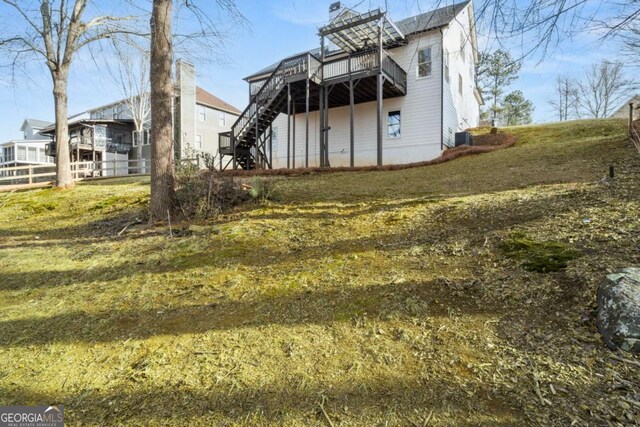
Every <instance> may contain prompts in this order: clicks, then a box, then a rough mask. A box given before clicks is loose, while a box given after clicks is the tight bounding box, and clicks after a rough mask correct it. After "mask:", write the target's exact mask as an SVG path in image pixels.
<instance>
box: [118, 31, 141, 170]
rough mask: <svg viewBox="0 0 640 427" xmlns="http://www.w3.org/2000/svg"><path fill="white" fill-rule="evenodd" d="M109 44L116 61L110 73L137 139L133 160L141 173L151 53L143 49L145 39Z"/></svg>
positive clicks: (126, 39)
mask: <svg viewBox="0 0 640 427" xmlns="http://www.w3.org/2000/svg"><path fill="white" fill-rule="evenodd" d="M112 42H113V43H112V44H113V52H114V54H115V57H116V61H115V62H114V63H111V64H110V65H109V72H110V74H111V76H112V77H113V78H114V79H115V80H116V82H117V83H118V84H119V86H120V91H121V92H122V96H123V98H124V103H125V105H126V106H127V109H128V110H129V112H130V114H131V118H132V119H133V125H134V128H135V131H134V138H136V140H137V148H136V159H137V160H138V167H139V168H140V170H141V171H142V166H141V164H142V163H141V161H142V142H143V139H144V131H145V128H146V127H149V126H148V125H149V121H150V119H151V100H150V95H151V94H150V82H149V71H150V61H149V54H150V53H149V50H148V49H147V48H146V46H145V45H146V43H147V41H146V39H145V40H144V41H142V40H131V39H129V38H125V39H121V40H118V39H114V40H113V41H112Z"/></svg>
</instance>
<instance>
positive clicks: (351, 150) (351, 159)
mask: <svg viewBox="0 0 640 427" xmlns="http://www.w3.org/2000/svg"><path fill="white" fill-rule="evenodd" d="M354 109H355V107H354V95H353V76H352V75H351V59H349V165H350V166H351V167H353V166H354V164H355V156H354V145H355V138H354V136H355V135H354V130H353V116H354Z"/></svg>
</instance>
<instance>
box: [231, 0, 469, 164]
mask: <svg viewBox="0 0 640 427" xmlns="http://www.w3.org/2000/svg"><path fill="white" fill-rule="evenodd" d="M335 6H336V4H333V5H332V8H331V10H332V14H333V16H334V17H335V18H334V21H332V23H331V24H330V25H329V26H331V25H332V24H333V25H334V27H335V28H334V30H333V31H334V32H336V33H339V32H340V31H342V33H340V34H338V36H337V37H338V43H339V42H340V37H343V38H348V37H350V33H349V31H350V30H344V28H345V27H347V26H348V25H359V26H358V27H357V28H356V29H357V30H358V31H360V34H364V33H367V31H369V33H373V32H375V31H376V30H375V29H376V28H378V27H375V26H373V27H369V28H367V25H370V24H369V22H370V21H371V20H373V18H375V17H376V16H382V15H383V14H382V13H378V15H376V14H375V13H376V12H377V11H370V12H367V13H365V14H360V15H357V14H356V12H353V11H350V10H348V9H344V8H343V9H342V11H338V12H337V13H336V7H335ZM339 7H340V6H339V5H338V8H339ZM384 16H385V17H384V18H382V19H381V21H380V22H382V24H380V25H388V27H386V28H385V31H386V32H392V33H395V31H396V30H397V35H396V36H395V37H396V38H395V39H391V40H389V41H387V42H386V43H387V44H386V45H385V49H384V51H383V52H382V53H380V55H381V57H383V58H385V57H387V56H388V57H389V58H390V59H391V60H392V61H391V62H394V63H395V64H396V65H397V66H399V67H400V68H401V69H402V70H403V72H404V73H405V74H406V82H405V81H404V77H403V78H402V79H400V80H401V81H400V83H401V84H399V83H398V81H396V80H395V78H394V77H393V76H395V75H396V73H395V72H393V70H392V71H391V72H390V73H389V72H387V71H386V70H385V71H384V72H385V73H386V74H385V76H386V77H385V83H384V84H385V86H384V88H385V89H384V91H385V92H384V100H383V101H381V110H382V114H381V120H382V144H381V145H382V149H381V151H382V152H381V158H382V164H405V163H413V162H419V161H425V160H430V159H433V158H436V157H438V156H440V155H441V153H442V151H443V150H445V149H447V148H448V147H453V146H454V135H455V133H456V132H460V131H464V130H466V129H469V128H472V127H475V126H478V124H479V115H480V105H481V103H482V99H481V97H480V95H479V92H478V90H477V88H476V82H475V64H476V60H477V45H476V34H475V30H474V18H473V6H472V4H471V2H470V1H467V2H463V3H459V4H456V5H452V6H447V7H444V8H441V9H437V10H435V11H431V12H427V13H424V14H421V15H418V16H414V17H409V18H406V19H403V20H401V21H397V22H396V23H391V24H388V23H389V22H390V18H389V17H386V14H384ZM340 19H342V20H340ZM358 19H360V21H357V20H358ZM336 20H337V21H336ZM354 21H355V22H356V23H355V24H352V23H353V22H354ZM358 22H361V24H358ZM334 23H335V24H334ZM324 28H326V27H324ZM320 32H321V34H323V29H320ZM326 33H327V34H329V30H327V31H326ZM329 35H332V34H329ZM323 36H324V34H323ZM323 41H324V39H323ZM355 41H357V40H355V39H351V40H346V41H345V46H347V47H349V44H350V42H355ZM374 42H375V41H374ZM325 46H326V45H325ZM330 46H333V49H334V50H333V51H327V50H325V51H324V54H323V52H322V50H320V49H316V50H313V51H309V52H308V53H306V55H310V56H309V57H308V58H309V59H307V60H305V59H304V58H303V59H299V58H300V55H295V56H293V57H291V59H285V60H283V61H281V62H279V63H276V64H273V65H272V66H270V67H267V68H265V69H263V70H261V71H259V72H257V73H255V74H252V75H251V76H249V77H246V78H245V80H246V81H247V82H248V83H249V86H250V91H249V92H250V102H256V101H255V100H254V99H253V97H252V96H251V95H252V94H253V95H255V94H256V93H257V94H261V93H262V92H264V91H261V92H258V91H259V90H260V89H261V88H262V86H263V85H266V86H267V87H269V85H274V83H273V81H274V79H275V77H274V76H276V73H280V72H282V71H281V70H282V69H283V67H286V66H288V67H289V68H288V69H287V68H285V69H284V70H285V71H284V79H285V81H286V80H287V79H289V80H291V77H289V76H291V75H292V74H295V73H296V72H297V71H296V70H295V69H293V70H292V69H291V67H292V66H290V65H287V64H288V62H289V63H292V64H295V67H298V68H302V69H303V72H306V70H307V69H308V70H310V71H309V72H308V75H311V74H312V63H313V62H314V61H317V62H318V63H319V64H321V65H320V68H322V69H323V70H324V71H323V72H324V75H323V76H324V77H323V79H325V80H326V79H327V78H328V74H329V73H330V72H333V71H331V70H334V69H336V67H337V65H333V64H335V63H336V61H338V62H339V61H340V58H344V60H345V61H348V64H349V65H348V67H349V74H351V72H352V71H351V70H352V67H353V64H354V62H353V60H351V59H349V58H356V59H358V58H363V57H366V55H368V53H367V50H366V49H369V51H370V49H371V48H370V44H367V43H365V48H364V49H362V48H360V49H359V50H358V49H355V48H354V49H353V50H351V51H349V50H346V51H345V50H344V49H343V50H340V49H338V50H336V46H335V45H330ZM367 46H369V47H367ZM302 55H305V54H302ZM363 55H364V56H363ZM375 55H378V53H376V54H375ZM312 56H313V57H312ZM314 58H315V59H314ZM371 58H372V59H371ZM371 58H370V59H371V60H372V61H376V62H375V64H380V61H379V60H378V59H377V58H373V56H371ZM358 60H360V59H358ZM287 61H288V62H287ZM301 61H306V62H308V64H307V63H306V62H305V63H304V64H303V65H299V62H301ZM322 61H324V62H322ZM356 63H357V64H359V63H358V62H356ZM345 64H347V62H345ZM375 64H374V66H376V67H377V65H375ZM330 67H333V68H330ZM346 67H347V65H344V66H343V68H344V69H345V70H346ZM380 68H381V69H382V65H380ZM372 70H373V71H374V72H375V71H376V70H377V68H372ZM382 72H383V71H380V73H382ZM390 74H391V75H392V76H391V77H389V75H390ZM306 78H307V79H308V78H309V77H306ZM358 78H361V79H362V80H363V82H364V83H360V84H358V85H356V86H355V89H354V92H355V98H358V97H359V96H361V99H360V101H357V100H356V101H355V102H354V105H353V108H354V117H353V134H354V150H353V166H370V165H376V164H380V153H379V152H378V125H377V123H378V101H377V99H378V98H379V95H378V96H376V95H375V90H376V83H375V78H376V77H375V75H374V73H368V74H367V73H364V74H361V76H360V77H358ZM367 79H368V81H369V82H373V83H372V86H371V84H370V85H369V86H368V87H367V82H366V81H365V80H367ZM372 79H373V80H372ZM346 80H353V78H352V77H349V78H347V79H346ZM345 84H346V85H347V86H348V84H349V82H348V81H346V82H345V79H342V80H340V82H339V83H334V82H331V81H330V82H328V83H326V82H325V81H321V82H320V83H318V85H319V86H320V87H321V88H320V89H319V90H320V93H322V90H326V91H329V93H330V95H328V97H329V98H328V102H329V107H330V108H328V110H327V114H328V119H327V121H326V125H325V126H324V128H325V130H326V132H325V133H324V134H323V132H322V131H321V127H322V126H321V114H322V113H321V111H323V110H322V101H315V102H316V104H318V103H319V105H320V106H319V107H318V106H315V107H316V108H311V110H310V112H309V116H308V117H309V132H308V133H309V137H308V152H307V149H306V147H307V127H306V124H307V114H306V111H305V100H304V96H305V95H304V94H303V95H302V97H303V99H302V101H300V99H298V100H297V101H296V100H295V99H294V100H292V101H291V103H292V104H293V105H295V106H296V107H295V108H296V111H295V114H294V112H293V111H292V108H294V107H291V106H290V107H288V108H289V109H288V110H287V108H286V107H280V110H279V114H277V116H276V117H275V118H274V119H273V121H272V122H270V123H266V122H265V121H264V120H262V119H261V118H260V117H258V118H257V119H255V118H251V117H247V119H246V120H245V121H246V122H247V123H249V125H248V126H247V127H248V130H247V129H245V130H244V131H243V132H237V135H233V133H232V135H231V136H232V137H233V138H236V140H235V141H234V142H232V144H236V145H237V146H238V147H239V148H242V147H243V146H242V144H243V143H245V140H247V138H248V136H246V135H253V134H255V133H258V130H261V129H263V128H264V129H265V131H264V132H266V134H265V135H267V136H265V137H262V138H263V144H265V145H269V144H270V145H271V150H269V149H268V147H267V148H264V149H263V150H262V152H261V156H262V157H266V158H268V159H267V161H266V162H265V164H266V166H265V167H273V168H286V167H302V166H306V164H307V158H308V166H310V167H314V166H325V167H329V166H330V167H341V166H351V165H352V164H351V155H352V154H351V103H350V102H349V101H348V99H349V98H347V101H346V102H345V101H344V100H343V99H344V97H343V99H339V98H340V96H339V95H336V94H335V92H337V91H339V90H344V87H343V85H345ZM289 86H290V87H289V89H287V88H286V85H285V86H283V89H282V90H284V91H285V92H286V90H290V91H292V90H293V89H291V87H292V86H293V83H290V84H289ZM322 87H325V88H326V89H322ZM371 88H373V91H374V92H373V94H374V95H373V96H370V95H368V94H365V92H366V91H371ZM398 88H399V89H398ZM394 90H395V92H394ZM303 91H304V86H302V90H301V89H300V87H298V88H297V90H296V93H297V94H299V93H301V92H303ZM398 91H399V92H400V93H398ZM347 93H348V92H347ZM287 96H288V95H287ZM292 96H298V97H300V95H292ZM318 96H321V95H317V94H315V93H312V95H311V98H313V99H314V100H317V99H319V98H318ZM333 96H335V98H336V99H335V100H333V99H332V98H331V97H333ZM314 97H315V98H314ZM256 98H259V96H256ZM271 98H276V95H272V96H271ZM307 102H308V101H307ZM312 102H313V101H312ZM325 102H326V101H325ZM285 104H286V103H285ZM281 105H282V104H281ZM270 108H271V107H270V106H269V105H264V106H258V107H257V108H254V110H257V111H258V112H259V114H263V115H266V114H267V113H268V112H269V110H270ZM250 111H251V109H250ZM289 116H290V117H291V120H290V121H289ZM252 120H253V121H252ZM256 120H257V122H258V123H259V124H258V125H257V126H256V129H257V130H256V131H251V126H255V123H256ZM267 128H269V129H272V132H271V133H269V132H268V131H267V130H266V129H267ZM251 132H253V134H251ZM325 135H326V137H325ZM251 137H252V138H254V139H253V140H255V137H254V136H251ZM243 138H244V139H243ZM265 138H266V142H264V141H265ZM324 138H326V139H327V140H328V141H327V142H325V143H324V146H325V147H327V152H328V156H327V158H328V164H326V161H325V162H324V163H325V164H323V161H322V155H321V151H322V149H321V147H323V143H322V141H321V140H322V139H324ZM258 144H260V139H258ZM294 145H295V147H294ZM239 148H237V150H238V149H239ZM252 150H253V151H252V153H255V152H256V150H255V148H253V149H252ZM258 151H260V150H258ZM259 160H260V156H257V158H256V161H259ZM239 163H240V165H241V167H248V166H247V165H249V166H252V165H253V163H251V162H249V163H241V162H240V161H239Z"/></svg>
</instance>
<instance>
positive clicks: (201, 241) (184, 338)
mask: <svg viewBox="0 0 640 427" xmlns="http://www.w3.org/2000/svg"><path fill="white" fill-rule="evenodd" d="M507 131H509V132H511V133H513V134H515V135H517V136H518V137H519V139H518V143H517V144H516V145H515V146H514V147H512V148H509V149H505V150H500V151H495V152H491V153H487V154H482V155H479V156H473V157H468V158H461V159H458V160H455V161H452V162H448V163H445V164H439V165H435V166H430V167H425V168H416V169H408V170H402V171H387V172H366V173H365V172H358V173H335V174H334V173H332V174H315V175H311V176H304V177H290V178H281V177H280V178H275V179H274V180H273V182H275V185H276V187H277V188H276V189H277V193H278V195H279V198H278V199H277V200H275V201H273V200H272V201H269V202H268V203H250V204H247V205H244V206H243V207H241V208H239V209H237V210H235V211H232V212H229V213H227V214H225V215H223V216H221V217H218V218H216V219H212V220H204V221H199V222H197V223H193V224H188V223H179V222H178V223H174V224H172V231H171V232H172V235H173V237H170V232H169V229H168V228H165V227H149V226H147V225H146V224H144V222H143V223H142V224H137V223H136V221H135V220H136V218H144V215H145V211H146V209H147V204H148V198H149V187H148V179H146V178H118V179H111V180H105V181H94V182H87V183H83V184H80V185H79V186H77V187H76V188H75V189H73V190H69V191H57V190H52V189H41V190H33V191H28V192H16V193H10V194H6V193H0V404H2V405H8V404H44V403H63V404H64V405H65V416H66V418H67V421H68V423H69V424H71V425H75V424H82V425H105V424H124V425H160V424H171V425H189V426H191V425H234V426H266V425H274V426H276V425H277V426H300V425H323V424H324V423H326V422H327V421H326V419H325V418H324V415H322V411H321V410H320V405H321V403H322V402H324V404H323V407H324V409H325V411H326V413H327V415H328V416H329V417H330V419H331V420H332V422H333V423H334V424H335V425H352V426H372V425H424V424H428V425H433V426H454V425H455V426H459V425H501V426H507V425H509V426H511V425H551V426H555V425H557V426H565V425H571V424H572V423H573V424H576V425H629V424H632V423H633V422H634V420H637V419H639V418H640V413H639V412H638V408H637V406H634V405H632V404H629V401H633V400H634V399H636V397H635V396H634V394H633V390H632V389H631V388H629V387H627V386H625V384H627V385H628V384H633V383H638V382H640V376H639V375H640V373H639V372H638V370H637V369H636V368H635V367H634V366H633V365H632V364H627V363H619V362H617V361H614V360H612V359H611V358H610V352H609V351H608V350H607V349H606V347H605V346H604V345H603V343H602V342H601V341H600V339H599V337H598V336H597V335H596V332H595V331H596V329H595V321H594V316H593V307H594V296H595V288H596V286H597V284H598V283H599V282H600V280H601V279H602V277H603V276H604V274H605V273H606V272H608V271H611V270H615V269H617V268H621V267H626V266H630V265H638V264H640V255H639V254H638V251H637V248H638V245H639V244H640V241H639V240H638V239H639V237H638V236H640V219H639V217H638V214H637V213H638V212H639V211H640V202H639V201H638V199H637V194H638V191H639V190H640V185H639V183H638V176H640V161H639V158H638V156H637V154H636V152H635V151H633V148H632V147H631V145H630V143H629V142H628V140H627V139H626V137H625V124H624V121H615V120H600V121H582V122H568V123H562V124H551V125H544V126H528V127H521V128H510V129H507ZM610 164H614V165H615V166H616V171H617V178H616V180H615V181H613V182H611V181H604V182H603V181H601V179H602V177H603V176H605V175H606V174H607V171H608V167H609V165H610ZM49 207H51V208H52V209H49ZM586 218H588V221H585V219H586ZM125 227H126V229H125ZM123 230H124V231H123ZM519 233H520V234H519ZM505 241H506V242H508V243H509V242H510V244H511V246H508V247H507V254H508V255H506V254H505V246H504V242H505ZM509 248H510V249H511V251H510V250H509ZM572 248H580V251H581V253H583V254H584V256H580V257H577V258H573V259H571V260H569V259H567V258H566V257H565V255H566V254H567V253H572V251H573V249H572ZM511 257H515V258H516V261H517V262H514V259H513V258H511ZM529 261H531V262H532V267H533V266H535V268H536V269H539V268H540V266H542V267H543V269H544V270H546V271H548V270H549V268H550V267H554V268H555V267H556V266H560V265H563V268H562V269H561V270H560V271H559V272H558V273H556V274H533V273H531V272H528V271H527V270H526V269H523V268H522V267H521V265H520V264H521V263H522V262H529ZM564 264H566V267H564Z"/></svg>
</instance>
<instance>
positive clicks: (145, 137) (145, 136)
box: [142, 129, 151, 145]
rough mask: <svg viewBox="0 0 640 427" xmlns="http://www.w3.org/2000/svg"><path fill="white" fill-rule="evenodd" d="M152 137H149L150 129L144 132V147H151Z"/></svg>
mask: <svg viewBox="0 0 640 427" xmlns="http://www.w3.org/2000/svg"><path fill="white" fill-rule="evenodd" d="M150 139H151V137H150V135H149V129H145V130H144V131H143V138H142V145H149V144H150Z"/></svg>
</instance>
